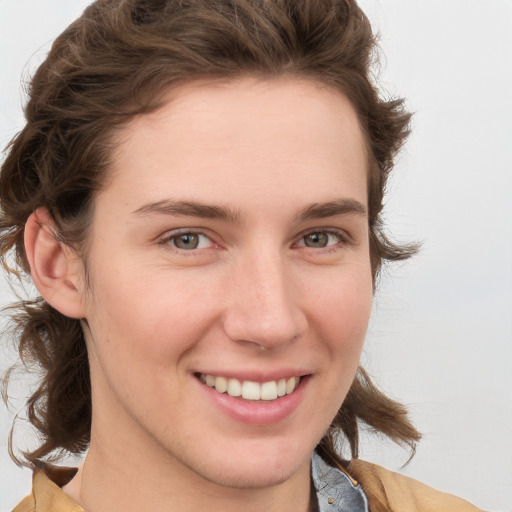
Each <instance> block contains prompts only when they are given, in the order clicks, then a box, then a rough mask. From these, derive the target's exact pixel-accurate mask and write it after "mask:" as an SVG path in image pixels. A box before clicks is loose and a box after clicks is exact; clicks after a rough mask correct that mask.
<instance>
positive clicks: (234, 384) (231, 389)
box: [228, 379, 242, 396]
mask: <svg viewBox="0 0 512 512" xmlns="http://www.w3.org/2000/svg"><path fill="white" fill-rule="evenodd" d="M241 394H242V384H240V381H239V380H238V379H228V395H229V396H241Z"/></svg>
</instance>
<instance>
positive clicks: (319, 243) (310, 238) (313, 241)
mask: <svg viewBox="0 0 512 512" xmlns="http://www.w3.org/2000/svg"><path fill="white" fill-rule="evenodd" d="M327 242H328V236H327V233H311V234H310V235H307V236H306V245H307V246H308V247H326V246H327Z"/></svg>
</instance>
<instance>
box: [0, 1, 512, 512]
mask: <svg viewBox="0 0 512 512" xmlns="http://www.w3.org/2000/svg"><path fill="white" fill-rule="evenodd" d="M87 3H88V1H86V0H85V1H84V0H0V77H1V81H0V144H1V146H2V147H4V146H5V145H6V144H7V142H8V141H9V139H10V138H11V137H12V136H13V135H14V134H15V132H16V131H17V130H19V129H20V128H21V127H22V125H23V117H22V105H23V103H24V93H23V86H22V84H23V80H25V81H26V80H27V79H28V77H29V76H30V75H31V73H32V72H33V71H34V69H35V68H36V67H37V65H38V63H40V62H41V61H42V60H43V59H44V56H45V54H46V52H47V51H48V48H49V45H50V42H51V41H52V39H53V38H54V37H55V36H57V35H58V34H59V33H60V32H61V31H62V30H63V28H64V27H65V26H66V25H67V24H68V23H69V22H70V21H72V20H73V19H74V18H75V17H76V16H77V15H78V14H79V13H80V12H81V11H82V9H83V8H84V7H85V5H86V4H87ZM361 6H362V7H363V9H365V10H366V12H367V14H368V16H369V17H370V19H371V20H372V24H373V25H374V28H375V29H376V30H378V31H380V33H381V46H382V48H383V53H384V57H383V58H382V59H381V73H382V75H381V76H382V83H383V90H384V91H385V92H386V94H390V95H400V96H405V97H406V98H407V105H408V108H409V109H411V110H412V111H414V112H415V116H414V131H413V135H412V136H411V138H410V140H409V142H408V144H407V146H406V148H405V150H404V152H403V154H402V156H401V158H400V159H399V161H398V164H397V167H396V170H395V173H394V177H393V179H392V180H391V183H390V187H389V194H388V200H387V207H386V220H387V222H388V225H389V228H390V231H391V233H393V235H394V236H395V238H396V239H398V240H401V241H402V240H411V239H413V240H421V241H423V249H422V251H421V253H420V254H419V255H418V256H417V257H416V258H415V259H414V260H413V261H411V262H409V263H406V264H401V265H399V266H393V267H389V268H387V269H385V271H384V272H383V275H382V278H381V282H380V288H379V291H378V293H377V294H376V297H375V307H374V313H373V317H372V320H371V323H370V328H369V332H368V337H367V343H366V346H365V350H364V353H363V363H364V364H365V365H366V367H367V368H368V369H369V371H370V373H371V374H372V375H373V376H374V377H375V379H376V381H377V382H378V383H379V384H380V385H381V386H382V387H383V388H384V390H385V391H386V392H388V393H389V394H391V395H392V396H394V397H396V398H399V399H401V400H403V401H404V402H405V403H406V404H407V405H408V406H409V407H410V409H411V412H412V416H413V418H414V421H415V422H416V424H417V426H418V427H419V429H420V430H421V431H422V432H423V433H424V439H423V441H422V443H421V444H420V446H419V448H418V451H417V454H416V457H415V458H414V459H413V460H412V462H411V463H410V464H409V465H408V466H406V467H405V468H403V469H401V466H402V465H403V464H404V463H405V462H406V460H407V458H408V454H407V453H406V452H405V451H403V450H401V449H400V448H397V447H395V446H392V445H391V444H390V443H388V442H385V441H383V440H381V439H373V438H370V437H365V438H364V440H363V449H362V453H361V457H362V458H366V459H368V460H372V461H373V462H377V463H380V464H383V465H386V466H388V467H390V468H392V469H395V470H401V471H403V472H404V473H405V474H407V475H411V476H413V477H415V478H418V479H420V480H423V481H424V482H426V483H428V484H430V485H432V486H434V487H438V488H440V489H443V490H445V491H449V492H452V493H455V494H458V495H461V496H464V497H465V498H466V499H468V500H470V501H472V502H474V503H475V504H476V505H478V506H480V507H482V508H484V509H486V510H494V511H497V512H506V511H509V512H510V511H512V505H511V503H512V314H511V312H512V199H511V196H512V173H511V169H510V165H511V162H512V94H511V92H510V91H512V1H510V0H487V1H482V0H479V1H477V0H429V1H426V0H380V1H378V0H364V1H361ZM1 279H2V280H0V305H5V304H7V303H9V301H10V300H12V296H11V293H10V291H9V287H8V285H7V282H6V281H5V279H3V278H1ZM4 316H5V315H4ZM3 321H5V318H4V320H3ZM8 342H9V340H8V338H6V337H4V339H3V340H2V345H1V348H0V358H1V359H0V371H2V370H5V368H7V366H8V365H9V364H11V363H12V362H14V356H13V352H12V351H11V350H10V349H9V348H8ZM28 385H29V384H28V383H27V382H24V381H23V380H21V381H17V382H16V385H15V387H14V392H15V395H16V396H15V397H14V399H13V402H12V410H11V411H10V412H7V410H6V408H5V407H1V408H0V409H1V413H0V511H2V512H6V511H8V510H11V508H12V507H13V506H14V505H15V503H17V502H18V501H19V500H20V499H21V497H22V496H24V495H25V494H27V493H28V492H29V489H30V478H31V475H30V472H29V471H28V470H26V469H24V470H22V469H19V468H17V467H16V466H15V465H14V464H13V463H12V462H11V461H10V459H9V456H8V454H7V448H6V446H7V436H8V431H9V428H10V425H11V422H12V418H13V414H14V413H15V412H16V411H17V410H18V409H20V408H21V407H22V401H21V400H20V397H23V396H25V395H26V394H27V389H28ZM16 397H17V398H16ZM22 430H23V429H22ZM28 435H29V434H23V433H22V434H20V436H18V437H17V440H18V442H19V443H20V444H23V443H24V442H26V441H28Z"/></svg>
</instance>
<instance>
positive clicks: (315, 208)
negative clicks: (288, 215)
mask: <svg viewBox="0 0 512 512" xmlns="http://www.w3.org/2000/svg"><path fill="white" fill-rule="evenodd" d="M367 214H368V213H367V211H366V207H365V206H364V205H363V204H362V203H360V202H359V201H356V200H355V199H346V198H341V199H336V200H334V201H329V202H327V203H315V204H312V205H311V206H308V207H306V208H304V209H302V210H300V211H299V213H298V214H297V219H298V220H314V219H324V218H326V217H335V216H336V215H356V216H358V217H366V216H367Z"/></svg>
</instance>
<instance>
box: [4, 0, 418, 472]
mask: <svg viewBox="0 0 512 512" xmlns="http://www.w3.org/2000/svg"><path fill="white" fill-rule="evenodd" d="M375 44H376V43H375V37H374V35H373V33H372V30H371V26H370V23H369V21H368V19H367V18H366V16H365V15H364V14H363V12H362V11H361V10H360V9H359V7H358V6H357V4H356V2H355V1H353V0H97V1H96V2H94V3H93V4H92V5H90V6H89V7H88V8H87V9H86V10H85V11H84V13H83V15H82V16H81V17H80V18H79V19H77V20H76V21H75V22H74V23H73V24H71V25H70V26H69V27H68V28H67V29H66V30H65V31H64V32H63V33H62V34H61V35H60V36H59V37H58V38H57V39H56V41H55V42H54V44H53V46H52V48H51V51H50V53H49V55H48V57H47V58H46V60H45V61H44V62H43V63H42V64H41V66H40V67H39V69H38V70H37V72H36V73H35V75H34V77H33V79H32V81H31V83H30V87H29V101H28V104H27V106H26V110H25V115H26V125H25V127H24V128H23V129H22V130H21V132H20V133H18V134H17V135H16V136H15V137H14V138H13V140H12V141H11V143H10V144H9V146H8V148H7V150H6V157H5V160H4V162H3V165H2V170H1V174H0V208H1V217H0V255H1V258H2V262H3V265H4V267H5V268H6V269H7V270H8V271H9V272H11V273H15V274H17V275H24V274H25V275H27V274H29V272H30V270H29V266H28V263H27V259H26V255H25V250H24V245H23V234H24V226H25V223H26V221H27V219H28V217H29V216H30V214H31V213H32V212H34V211H35V210H36V209H38V208H45V209H46V210H47V211H48V212H49V214H50V216H51V218H52V220H53V222H54V223H55V226H56V229H57V231H58V237H59V240H60V241H61V242H62V243H66V244H69V245H70V246H71V247H73V248H74V249H75V250H76V251H78V253H79V254H81V256H82V257H83V259H84V260H85V261H86V260H87V251H86V249H87V248H86V244H85V242H86V240H87V230H88V226H89V224H90V220H91V213H92V208H93V203H94V197H95V193H96V192H97V191H98V190H100V189H101V188H102V187H104V186H105V183H106V178H107V177H108V170H109V157H110V155H111V154H112V151H113V149H114V142H113V141H114V138H115V137H114V135H115V132H116V130H117V129H118V128H119V127H122V126H123V125H124V124H125V123H127V122H128V121H129V120H131V119H133V118H134V116H138V115H142V114H144V113H147V112H150V111H152V110H154V109H157V108H158V107H159V106H160V105H161V104H162V101H163V100H162V98H163V93H164V92H166V91H168V90H169V89H170V88H173V87H176V86H178V85H181V84H183V83H187V82H190V81H194V80H199V79H219V78H221V79H228V80H229V79H230V78H235V77H239V76H241V75H253V76H258V77H262V78H273V77H279V76H284V75H286V76H296V77H298V78H306V79H311V80H314V81H317V82H320V83H323V84H325V85H328V86H330V87H334V88H336V89H337V90H339V91H341V92H342V93H343V94H344V95H346V96H347V97H348V99H349V100H350V101H351V103H352V105H353V106H354V108H355V110H356V112H357V114H358V117H359V121H360V124H361V126H362V129H363V131H364V133H365V135H366V139H367V146H368V155H369V159H368V160H369V169H368V204H369V218H368V222H369V228H370V250H371V261H372V268H373V272H374V280H375V279H376V277H377V275H378V272H379V269H380V267H381V264H382V262H383V260H402V259H405V258H407V257H409V256H410V255H411V254H412V253H413V252H414V247H412V246H400V245H397V244H394V243H392V242H390V240H389V239H388V238H387V237H386V236H385V234H384V232H383V229H382V225H381V220H380V214H381V210H382V206H383V195H384V191H385V187H386V181H387V178H388V174H389V172H390V170H391V169H392V167H393V159H394V157H395V155H396V153H397V151H398V150H399V148H400V147H401V146H402V144H403V142H404V139H405V138H406V136H407V134H408V126H409V121H410V115H409V113H407V112H406V111H405V109H404V106H403V101H402V100H400V99H385V98H382V97H380V95H379V92H378V89H377V87H376V85H375V84H374V82H373V80H372V75H371V73H372V69H373V68H372V66H373V64H374V59H375ZM11 257H12V258H13V259H12V261H14V264H11V265H9V264H8V261H11ZM11 313H12V314H11V317H12V320H13V322H14V326H15V330H16V331H17V335H16V336H15V339H16V341H17V343H18V349H19V353H20V356H21V358H22V360H23V361H24V362H26V363H32V364H33V363H36V364H37V365H38V366H39V367H40V369H41V370H42V371H41V375H42V378H41V380H40V382H39V385H38V387H37V389H36V390H35V391H34V392H33V394H32V395H31V396H30V398H29V399H28V402H27V410H28V419H29V421H30V422H31V423H32V424H33V425H34V426H35V427H36V428H37V429H38V431H39V433H40V436H41V445H40V446H39V447H38V448H37V449H35V450H33V451H31V452H25V453H24V457H25V459H26V460H25V462H22V461H21V460H19V459H18V458H15V460H17V462H18V463H26V461H32V462H37V461H38V460H43V459H47V460H48V459H52V458H53V459H55V458H58V456H60V455H61V454H62V453H63V452H71V453H81V452H83V451H84V450H86V449H87V446H88V443H89V438H90V427H91V393H90V376H89V365H88V358H87V348H86V344H85V339H84V335H83V332H82V329H81V326H80V322H79V320H75V319H71V318H67V317H65V316H63V315H62V314H61V313H59V312H58V311H57V310H55V309H54V308H52V307H51V306H50V305H49V304H48V303H47V302H45V301H44V299H42V298H38V299H36V300H32V301H22V302H20V303H19V304H17V305H15V306H13V307H11ZM7 381H8V378H6V379H5V382H4V384H5V386H7ZM5 389H7V388H5ZM361 424H366V426H368V427H369V428H370V429H373V430H374V431H377V432H380V433H382V434H384V435H385V436H388V437H390V438H391V439H393V440H394V441H396V442H398V443H400V444H406V445H409V446H410V447H411V448H412V449H413V450H414V445H415V442H416V441H417V440H418V439H419V434H418V432H417V431H416V430H415V428H414V427H413V426H412V425H411V423H410V422H409V420H408V419H407V413H406V410H405V408H404V407H403V406H402V405H400V404H399V403H397V402H395V401H393V400H391V399H389V398H387V397H386V396H385V395H384V394H382V393H381V392H380V391H379V390H378V389H377V388H376V387H375V386H374V385H373V384H372V382H371V380H370V378H369V376H368V375H367V374H366V373H365V372H364V370H363V369H361V368H360V369H359V371H358V374H357V376H356V378H355V380H354V382H353V385H352V387H351V389H350V391H349V393H348V396H347V397H346V399H345V401H344V403H343V405H342V406H341V408H340V410H339V412H338V414H337V416H336V417H335V418H334V420H333V422H332V425H331V428H330V429H329V431H328V432H327V434H326V435H325V437H324V438H323V439H322V441H321V442H320V445H319V449H320V451H321V452H322V454H323V456H324V457H325V458H327V459H330V460H331V461H334V462H342V461H341V458H340V456H339V455H338V453H337V451H336V445H337V443H338V440H339V439H340V435H341V438H342V439H345V442H348V446H349V447H350V450H351V453H352V456H353V457H357V454H358V443H359V436H358V432H359V428H360V425H361ZM11 455H12V456H13V457H14V455H13V454H12V449H11Z"/></svg>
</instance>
